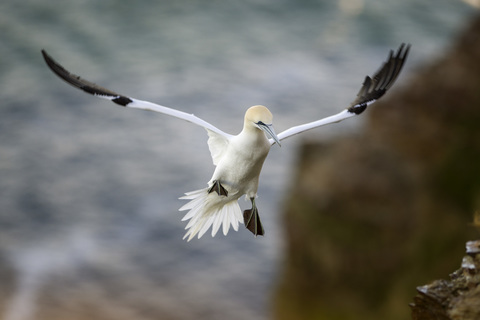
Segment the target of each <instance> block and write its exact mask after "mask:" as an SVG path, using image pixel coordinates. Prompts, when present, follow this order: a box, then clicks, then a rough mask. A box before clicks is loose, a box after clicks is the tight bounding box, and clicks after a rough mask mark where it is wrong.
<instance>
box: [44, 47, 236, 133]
mask: <svg viewBox="0 0 480 320" xmlns="http://www.w3.org/2000/svg"><path fill="white" fill-rule="evenodd" d="M42 55H43V58H44V59H45V62H46V63H47V65H48V67H49V68H50V69H51V70H52V71H53V72H54V73H55V74H56V75H57V76H59V77H60V78H61V79H63V80H65V81H66V82H67V83H69V84H71V85H72V86H74V87H76V88H78V89H80V90H83V91H85V92H86V93H89V94H92V95H94V96H96V97H99V98H103V99H107V100H110V101H112V102H114V103H116V104H118V105H121V106H123V107H127V108H134V109H142V110H149V111H155V112H160V113H163V114H166V115H169V116H172V117H175V118H179V119H182V120H185V121H188V122H191V123H194V124H196V125H199V126H202V127H204V128H205V129H208V130H210V131H212V132H214V133H217V134H219V135H221V136H223V137H225V138H227V139H229V138H230V137H232V135H230V134H228V133H225V132H223V131H222V130H220V129H218V128H217V127H215V126H214V125H212V124H211V123H208V122H207V121H205V120H203V119H200V118H198V117H196V116H195V115H193V114H189V113H186V112H183V111H179V110H175V109H172V108H168V107H164V106H161V105H159V104H156V103H152V102H148V101H143V100H138V99H135V98H131V97H127V96H124V95H121V94H118V93H116V92H114V91H111V90H109V89H106V88H104V87H101V86H99V85H97V84H95V83H93V82H90V81H88V80H85V79H82V78H81V77H79V76H77V75H75V74H72V73H70V72H69V71H68V70H66V69H65V68H64V67H62V66H61V65H60V64H59V63H58V62H56V61H55V60H54V59H53V58H52V57H51V56H50V55H49V54H48V53H47V52H46V51H45V50H42Z"/></svg>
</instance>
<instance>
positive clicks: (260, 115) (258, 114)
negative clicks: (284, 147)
mask: <svg viewBox="0 0 480 320" xmlns="http://www.w3.org/2000/svg"><path fill="white" fill-rule="evenodd" d="M245 125H246V126H251V127H253V128H256V129H260V130H262V131H263V132H265V133H266V134H267V136H269V137H270V138H272V139H273V140H274V141H275V142H276V143H277V144H278V145H279V146H280V140H279V139H278V137H277V134H276V133H275V130H274V129H273V116H272V113H271V112H270V110H268V109H267V108H266V107H265V106H253V107H250V108H249V109H248V110H247V112H246V113H245Z"/></svg>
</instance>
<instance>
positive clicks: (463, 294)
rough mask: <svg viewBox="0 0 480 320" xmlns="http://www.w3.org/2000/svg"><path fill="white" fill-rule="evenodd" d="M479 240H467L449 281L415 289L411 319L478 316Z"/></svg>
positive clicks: (474, 319) (462, 319) (459, 319)
mask: <svg viewBox="0 0 480 320" xmlns="http://www.w3.org/2000/svg"><path fill="white" fill-rule="evenodd" d="M479 284H480V241H479V240H477V241H469V242H467V255H466V256H465V257H463V260H462V265H461V268H460V269H458V270H457V271H455V272H454V273H452V274H451V275H450V280H435V281H434V282H432V283H430V284H428V285H425V286H421V287H418V288H417V291H418V295H417V296H416V297H415V299H414V303H412V304H411V307H412V319H413V320H477V319H480V286H478V285H479Z"/></svg>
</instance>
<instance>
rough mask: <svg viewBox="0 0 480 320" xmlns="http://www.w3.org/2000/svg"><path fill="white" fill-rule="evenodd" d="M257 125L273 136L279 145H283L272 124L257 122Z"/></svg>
mask: <svg viewBox="0 0 480 320" xmlns="http://www.w3.org/2000/svg"><path fill="white" fill-rule="evenodd" d="M257 126H258V127H259V128H260V129H262V130H263V131H264V132H265V133H266V134H267V135H268V136H270V138H272V139H273V140H274V141H275V142H276V143H277V144H278V146H279V147H281V146H282V145H281V144H280V140H279V139H278V137H277V134H276V133H275V130H274V129H273V126H272V125H271V124H265V123H257Z"/></svg>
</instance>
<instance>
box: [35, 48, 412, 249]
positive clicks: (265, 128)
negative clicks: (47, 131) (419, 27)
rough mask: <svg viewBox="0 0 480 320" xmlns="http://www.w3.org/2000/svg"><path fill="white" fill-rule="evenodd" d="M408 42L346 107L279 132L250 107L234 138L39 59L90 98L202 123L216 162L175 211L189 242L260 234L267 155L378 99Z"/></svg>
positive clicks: (264, 111)
mask: <svg viewBox="0 0 480 320" xmlns="http://www.w3.org/2000/svg"><path fill="white" fill-rule="evenodd" d="M409 50H410V45H405V44H402V45H400V47H399V48H398V50H397V52H396V53H395V54H394V52H393V51H390V54H389V56H388V58H387V60H386V61H385V62H384V63H383V65H382V66H381V68H380V69H379V70H378V71H377V72H376V73H375V74H374V76H373V77H369V76H366V77H365V80H364V82H363V85H362V87H361V89H360V91H359V92H358V94H357V97H356V99H355V100H354V101H353V102H352V103H351V104H350V106H349V107H348V108H347V109H345V110H343V111H341V112H340V113H337V114H335V115H333V116H330V117H327V118H323V119H320V120H317V121H313V122H310V123H306V124H303V125H299V126H295V127H292V128H290V129H287V130H285V131H283V132H281V133H279V134H278V135H276V134H275V131H274V129H273V126H272V123H273V116H272V114H271V112H270V111H269V110H268V109H267V108H266V107H264V106H260V105H257V106H253V107H251V108H249V109H248V110H247V112H246V113H245V119H244V124H243V130H242V131H241V132H240V133H239V134H238V135H236V136H234V135H230V134H228V133H225V132H223V131H222V130H220V129H218V128H217V127H215V126H214V125H212V124H210V123H208V122H206V121H205V120H202V119H200V118H198V117H196V116H194V115H193V114H188V113H185V112H182V111H179V110H175V109H171V108H167V107H164V106H161V105H158V104H155V103H152V102H148V101H142V100H138V99H134V98H131V97H127V96H124V95H121V94H118V93H115V92H113V91H111V90H108V89H106V88H103V87H101V86H98V85H96V84H94V83H92V82H90V81H87V80H84V79H82V78H80V77H79V76H76V75H74V74H71V73H70V72H69V71H67V70H66V69H64V68H63V67H62V66H61V65H60V64H58V63H57V62H56V61H55V60H53V58H52V57H50V56H49V55H48V54H47V53H46V52H45V50H42V54H43V57H44V59H45V61H46V63H47V65H48V66H49V67H50V69H51V70H52V71H53V72H54V73H55V74H56V75H58V76H59V77H60V78H62V79H63V80H65V81H66V82H68V83H70V84H71V85H73V86H74V87H77V88H79V89H82V90H83V91H85V92H87V93H90V94H92V95H94V96H97V97H100V98H104V99H107V100H111V101H113V102H114V103H116V104H118V105H121V106H124V107H128V108H135V109H143V110H150V111H156V112H160V113H164V114H167V115H169V116H172V117H176V118H179V119H182V120H186V121H189V122H191V123H194V124H197V125H199V126H202V127H204V128H205V129H206V130H207V132H208V136H209V139H208V147H209V149H210V153H211V155H212V159H213V164H214V165H215V166H216V168H215V171H214V173H213V176H212V178H211V179H210V181H209V182H208V185H207V187H206V188H204V189H200V190H196V191H192V192H188V193H186V194H185V196H183V197H181V198H180V199H184V200H190V201H189V202H188V203H187V204H185V205H184V206H182V207H181V208H180V209H179V210H180V211H184V210H188V212H187V214H186V215H185V216H184V217H183V219H182V221H185V220H190V221H189V222H188V223H187V226H186V227H185V229H187V233H186V234H185V236H184V239H185V238H188V241H190V240H191V239H192V238H193V237H195V236H198V238H200V237H201V236H203V235H204V234H205V232H207V230H208V229H209V228H210V227H212V236H215V234H216V233H217V231H218V230H219V228H220V226H223V228H222V229H223V234H224V235H227V233H228V230H229V229H230V226H232V227H233V229H234V230H235V231H238V227H239V224H241V223H244V224H245V226H246V227H247V229H248V230H250V231H251V232H252V233H253V234H254V235H255V236H257V235H264V229H263V226H262V223H261V222H260V217H259V215H258V209H257V206H256V204H255V198H256V196H257V189H258V179H259V176H260V171H261V170H262V166H263V163H264V161H265V158H266V157H267V155H268V152H269V151H270V147H271V146H272V145H273V144H275V143H276V144H278V145H280V141H282V140H284V139H286V138H289V137H291V136H293V135H296V134H299V133H301V132H304V131H307V130H311V129H313V128H317V127H320V126H323V125H326V124H330V123H335V122H339V121H342V120H345V119H347V118H350V117H353V116H356V115H359V114H361V113H362V112H363V111H365V109H366V108H367V106H368V105H369V104H371V103H373V102H375V101H376V100H378V99H379V98H380V97H382V96H383V95H384V94H385V92H386V91H387V90H388V89H389V88H390V87H391V86H392V85H393V83H394V82H395V80H396V79H397V77H398V75H399V73H400V71H401V69H402V67H403V65H404V63H405V60H406V58H407V56H408V52H409ZM242 195H245V196H246V197H247V198H249V199H250V201H251V203H252V208H251V209H248V210H245V211H244V212H243V215H242V212H241V209H240V206H239V204H238V201H237V200H238V199H239V198H240V197H241V196H242Z"/></svg>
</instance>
